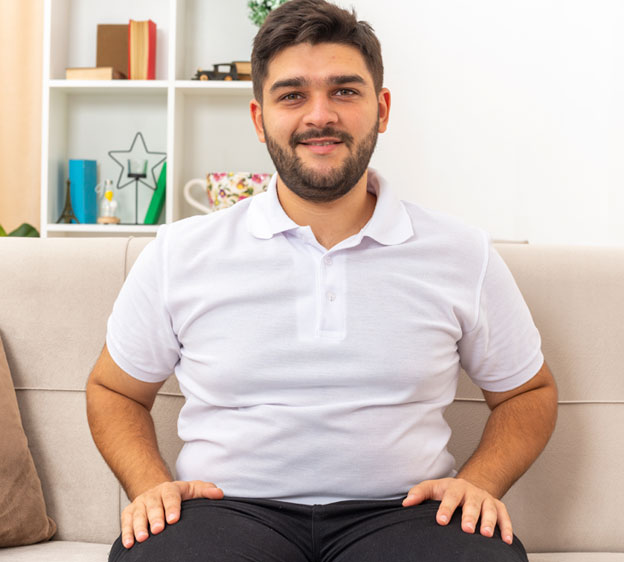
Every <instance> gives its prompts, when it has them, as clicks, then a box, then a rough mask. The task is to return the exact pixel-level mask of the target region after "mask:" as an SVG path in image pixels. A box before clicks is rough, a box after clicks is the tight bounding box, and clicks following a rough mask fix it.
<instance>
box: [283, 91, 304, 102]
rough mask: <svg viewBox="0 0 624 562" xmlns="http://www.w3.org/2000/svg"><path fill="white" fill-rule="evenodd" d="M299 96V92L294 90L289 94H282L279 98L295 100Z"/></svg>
mask: <svg viewBox="0 0 624 562" xmlns="http://www.w3.org/2000/svg"><path fill="white" fill-rule="evenodd" d="M300 97H301V94H297V93H296V92H293V93H290V94H286V95H285V96H282V97H281V99H282V100H284V101H295V100H298V99H299V98H300Z"/></svg>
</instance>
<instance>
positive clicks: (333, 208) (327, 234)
mask: <svg viewBox="0 0 624 562" xmlns="http://www.w3.org/2000/svg"><path fill="white" fill-rule="evenodd" d="M367 179H368V171H366V172H364V175H363V176H362V177H361V178H360V179H359V181H358V182H357V184H356V185H355V186H354V187H353V189H351V191H349V193H347V194H346V195H343V196H342V197H341V198H340V199H337V200H336V201H331V202H329V203H317V202H313V201H307V200H305V199H302V198H301V197H299V196H298V195H296V194H295V193H294V192H292V191H291V190H290V189H288V187H287V186H286V185H285V184H284V182H282V180H281V178H280V177H279V176H278V179H277V195H278V197H279V201H280V204H281V205H282V208H283V209H284V212H285V213H286V214H287V215H288V216H289V217H290V218H291V219H292V220H293V221H294V222H296V223H297V224H298V225H300V226H310V228H311V229H312V232H313V233H314V236H315V238H316V240H317V241H318V243H319V244H320V245H321V246H323V247H324V248H327V249H328V250H329V249H330V248H332V247H334V246H335V245H336V244H339V243H340V242H342V241H343V240H346V239H347V238H349V237H350V236H353V235H354V234H357V233H358V232H359V231H360V230H362V228H363V227H364V225H365V224H366V223H367V222H368V221H369V220H370V218H371V216H372V215H373V212H374V210H375V203H376V201H377V197H376V196H375V194H373V193H369V192H368V191H367V190H366V184H367Z"/></svg>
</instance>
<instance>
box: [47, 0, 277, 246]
mask: <svg viewBox="0 0 624 562" xmlns="http://www.w3.org/2000/svg"><path fill="white" fill-rule="evenodd" d="M44 18H45V19H44V64H43V68H44V76H43V111H42V139H43V140H42V161H41V235H42V236H128V235H133V236H137V235H138V236H141V235H145V236H151V235H153V234H154V233H155V231H156V228H157V226H151V225H133V224H127V225H118V226H111V225H97V224H88V225H76V224H69V225H68V224H56V220H57V219H58V217H59V216H60V214H61V212H62V210H63V205H64V202H65V191H66V187H65V185H66V180H67V177H68V161H69V160H70V159H90V160H96V161H97V162H98V181H103V180H104V179H106V178H110V179H112V180H113V182H114V185H115V186H116V185H117V180H118V178H119V174H120V171H121V170H120V167H119V165H118V164H116V163H115V162H114V161H113V160H112V159H111V158H110V157H109V156H108V151H110V150H125V149H127V148H129V147H130V145H131V143H132V140H133V139H134V136H135V134H136V133H137V132H139V131H141V133H142V134H143V136H144V138H145V142H146V144H147V147H148V149H149V150H150V151H159V152H166V153H167V196H166V203H165V213H164V221H165V222H172V221H175V220H179V219H181V218H185V217H187V216H190V215H193V214H196V212H195V211H194V210H193V208H192V207H190V206H189V205H188V204H187V203H186V202H185V201H184V199H183V196H182V188H183V186H184V184H185V183H186V182H187V181H189V180H190V179H193V178H203V177H205V175H206V173H207V172H221V171H253V172H271V171H272V170H273V164H272V162H271V160H270V158H269V156H268V154H267V152H266V149H265V147H264V145H262V144H260V143H259V142H258V140H257V138H256V135H255V132H254V130H253V127H252V124H251V120H250V117H249V101H250V100H251V98H252V97H253V93H252V87H251V82H216V81H194V80H191V79H190V78H191V77H192V76H193V75H194V74H195V71H196V70H197V68H205V69H209V68H212V64H215V63H221V62H226V61H233V60H249V59H250V56H251V44H252V40H253V37H254V34H255V32H256V28H255V27H254V26H253V24H251V22H250V21H249V19H248V17H247V2H246V1H245V0H228V2H223V1H222V0H133V1H132V2H127V1H126V0H108V1H107V2H94V1H93V0H45V11H44ZM130 19H135V20H146V19H152V20H153V21H154V22H156V25H157V40H156V43H157V51H156V80H114V81H85V80H65V79H64V76H65V68H67V67H80V66H85V67H88V66H95V59H96V34H97V25H98V24H106V23H124V24H125V23H128V21H129V20H130ZM158 171H159V170H157V175H158ZM152 193H153V192H152V191H151V190H150V189H148V188H147V187H143V186H141V187H139V209H138V215H139V219H140V217H142V216H144V215H145V212H146V210H147V206H148V205H149V201H150V199H151V196H152ZM115 199H116V200H117V201H118V202H119V215H120V217H121V219H122V223H130V222H133V221H134V212H135V209H134V207H135V195H134V187H133V186H128V187H126V188H124V189H122V190H117V189H115Z"/></svg>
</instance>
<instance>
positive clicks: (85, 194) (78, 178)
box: [69, 160, 97, 224]
mask: <svg viewBox="0 0 624 562" xmlns="http://www.w3.org/2000/svg"><path fill="white" fill-rule="evenodd" d="M69 181H70V182H71V204H72V208H73V210H74V214H75V215H76V217H77V219H78V222H79V223H81V224H95V223H96V222H97V198H96V196H95V186H96V185H97V162H96V161H95V160H70V161H69Z"/></svg>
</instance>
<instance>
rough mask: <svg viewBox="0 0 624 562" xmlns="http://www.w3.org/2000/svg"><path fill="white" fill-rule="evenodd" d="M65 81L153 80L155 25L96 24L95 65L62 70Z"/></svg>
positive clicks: (135, 22)
mask: <svg viewBox="0 0 624 562" xmlns="http://www.w3.org/2000/svg"><path fill="white" fill-rule="evenodd" d="M65 78H66V79H67V80H121V79H126V78H129V79H131V80H154V79H155V78H156V24H155V23H154V22H153V21H152V20H147V21H134V20H130V23H129V24H121V25H117V24H100V25H98V26H97V60H96V67H94V68H93V67H80V68H67V69H65Z"/></svg>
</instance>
